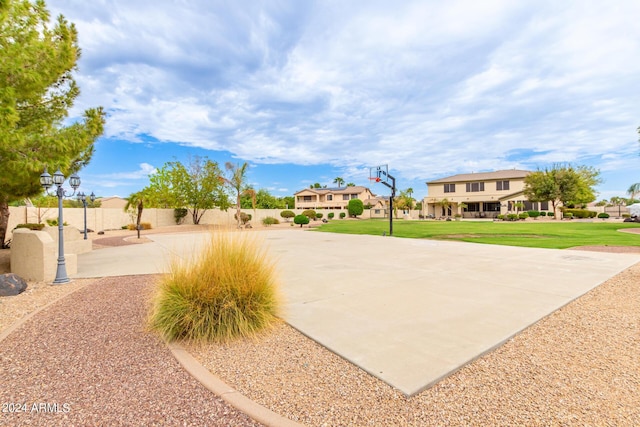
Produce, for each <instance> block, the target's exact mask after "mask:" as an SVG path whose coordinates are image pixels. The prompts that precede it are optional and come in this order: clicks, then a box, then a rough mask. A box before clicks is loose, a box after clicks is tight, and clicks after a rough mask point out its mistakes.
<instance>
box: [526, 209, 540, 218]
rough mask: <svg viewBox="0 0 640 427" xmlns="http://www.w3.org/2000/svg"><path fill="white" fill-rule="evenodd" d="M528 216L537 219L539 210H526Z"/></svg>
mask: <svg viewBox="0 0 640 427" xmlns="http://www.w3.org/2000/svg"><path fill="white" fill-rule="evenodd" d="M527 213H528V214H529V217H530V218H533V219H537V218H538V217H539V216H540V212H538V211H527Z"/></svg>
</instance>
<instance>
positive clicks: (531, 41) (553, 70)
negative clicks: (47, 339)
mask: <svg viewBox="0 0 640 427" xmlns="http://www.w3.org/2000/svg"><path fill="white" fill-rule="evenodd" d="M47 5H48V8H49V10H50V11H51V13H52V16H57V15H58V14H63V15H64V16H65V17H66V18H67V19H68V20H69V21H71V22H73V23H74V24H75V25H76V27H77V29H78V32H79V44H80V47H81V49H82V57H81V59H80V61H79V63H78V71H77V73H76V74H75V76H76V80H77V82H78V84H79V86H80V88H81V95H80V97H78V99H77V101H76V103H75V105H74V107H73V108H72V110H71V111H70V117H69V121H73V120H77V119H78V118H79V117H80V116H81V115H82V112H83V111H84V110H85V109H87V108H92V107H96V106H102V107H104V108H105V110H106V111H107V115H108V116H107V124H106V128H105V132H104V135H103V136H102V137H101V138H100V139H99V140H98V141H97V142H96V152H95V155H94V157H93V159H92V161H91V163H90V165H88V166H87V167H86V168H85V169H83V170H82V171H81V172H80V176H81V178H82V180H83V185H82V189H83V190H84V191H85V192H87V193H88V192H91V191H93V192H95V194H97V195H99V196H113V195H118V196H123V197H126V196H128V195H129V194H131V193H133V192H135V191H138V190H140V189H142V188H143V187H145V186H146V185H147V184H148V182H149V180H148V176H149V174H150V173H153V172H154V171H155V170H156V169H158V168H160V167H162V166H163V165H164V164H165V163H166V162H170V161H176V160H178V161H181V162H182V163H184V164H188V162H189V161H190V159H193V158H194V157H195V156H200V157H207V158H209V159H211V160H214V161H217V162H218V163H219V164H220V165H221V166H223V167H224V164H225V162H227V161H231V162H233V163H243V162H248V164H249V165H250V168H249V172H248V176H247V178H248V182H249V183H250V184H251V185H253V186H254V187H255V188H257V189H259V188H265V189H267V190H269V191H270V192H271V193H272V194H274V195H276V196H285V195H292V194H293V193H295V192H296V191H299V190H301V189H303V188H306V187H308V186H309V185H310V184H313V183H315V182H319V183H320V184H322V185H327V186H329V187H333V186H335V184H333V180H334V179H335V178H336V177H342V178H343V179H344V180H345V182H353V183H355V184H357V185H365V186H370V185H371V184H370V181H369V180H368V177H369V168H370V167H375V166H378V165H385V164H386V165H388V168H389V173H390V174H391V175H393V176H394V177H395V178H396V184H397V188H398V189H399V190H403V189H406V188H412V189H413V190H414V197H417V198H422V197H424V196H426V194H427V186H426V184H425V183H426V182H427V181H430V180H434V179H438V178H442V177H445V176H450V175H454V174H457V173H470V172H485V171H493V170H500V169H513V168H516V169H527V170H537V169H544V168H546V167H550V166H552V165H553V164H555V163H567V162H568V163H571V164H574V165H587V166H593V167H595V168H597V169H599V170H600V171H601V178H602V179H603V183H602V184H600V185H599V186H598V187H597V190H598V191H599V197H598V199H603V198H606V199H608V198H610V197H612V196H624V195H625V193H626V190H627V188H628V187H629V186H630V185H631V184H633V183H636V182H640V168H639V166H640V164H639V163H640V156H639V152H640V144H638V132H637V128H638V126H640V102H639V101H640V84H638V76H640V54H638V53H639V52H640V26H639V25H637V17H638V16H640V2H638V1H637V0H612V1H609V2H603V1H599V0H579V1H571V0H565V1H555V0H552V1H545V0H535V1H533V0H523V1H511V0H504V1H502V0H485V1H481V2H479V1H476V0H449V1H446V2H445V1H440V0H418V1H403V0H398V1H393V2H390V1H376V0H368V1H364V0H362V1H361V0H353V1H344V0H341V1H334V0H324V1H312V0H305V1H300V0H288V1H280V0H264V1H260V0H251V1H248V0H224V1H220V0H153V1H152V0H126V1H125V0H93V1H86V0H49V1H47ZM371 188H372V191H373V192H374V193H375V194H380V195H388V193H389V190H388V189H387V188H386V187H384V186H382V185H381V184H376V185H373V186H372V187H371Z"/></svg>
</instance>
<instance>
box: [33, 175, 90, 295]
mask: <svg viewBox="0 0 640 427" xmlns="http://www.w3.org/2000/svg"><path fill="white" fill-rule="evenodd" d="M64 180H65V177H64V175H63V174H62V172H60V169H58V170H57V171H56V173H54V174H53V177H52V176H51V175H49V173H48V172H47V168H44V173H43V174H42V175H40V185H42V187H43V188H44V191H45V192H46V193H47V194H49V188H50V187H51V186H52V185H55V186H56V192H55V195H56V196H58V268H57V270H56V278H55V280H54V281H53V284H54V285H59V284H62V283H69V281H70V280H69V277H68V276H67V266H66V264H65V262H64V228H63V224H64V221H63V219H62V198H63V197H65V196H73V194H74V193H75V192H76V190H77V189H78V187H80V177H79V176H78V175H76V174H75V173H74V174H72V175H71V176H70V177H69V185H71V188H73V193H71V194H67V192H66V191H65V189H64V188H62V184H64ZM85 228H86V227H85Z"/></svg>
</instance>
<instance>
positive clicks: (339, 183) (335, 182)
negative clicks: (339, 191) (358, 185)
mask: <svg viewBox="0 0 640 427" xmlns="http://www.w3.org/2000/svg"><path fill="white" fill-rule="evenodd" d="M333 183H334V184H338V188H340V187H341V186H342V184H344V179H342V177H339V176H338V177H336V178H335V179H334V180H333Z"/></svg>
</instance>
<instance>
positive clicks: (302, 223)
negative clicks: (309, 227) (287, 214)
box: [293, 215, 309, 227]
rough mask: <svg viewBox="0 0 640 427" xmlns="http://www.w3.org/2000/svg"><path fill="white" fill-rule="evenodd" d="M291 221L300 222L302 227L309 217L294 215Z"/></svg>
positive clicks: (307, 222)
mask: <svg viewBox="0 0 640 427" xmlns="http://www.w3.org/2000/svg"><path fill="white" fill-rule="evenodd" d="M293 222H294V223H296V224H300V227H302V226H303V225H305V224H309V217H308V216H306V215H296V216H295V218H293Z"/></svg>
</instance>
